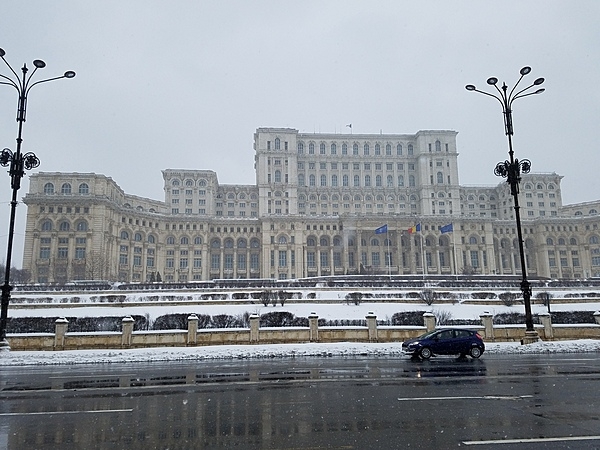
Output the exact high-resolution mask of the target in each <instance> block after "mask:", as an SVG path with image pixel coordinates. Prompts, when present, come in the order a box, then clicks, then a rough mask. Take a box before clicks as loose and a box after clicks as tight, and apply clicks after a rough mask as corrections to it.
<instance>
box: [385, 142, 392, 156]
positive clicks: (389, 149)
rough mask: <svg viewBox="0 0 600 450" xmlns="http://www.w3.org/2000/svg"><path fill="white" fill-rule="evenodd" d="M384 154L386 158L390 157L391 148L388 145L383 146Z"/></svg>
mask: <svg viewBox="0 0 600 450" xmlns="http://www.w3.org/2000/svg"><path fill="white" fill-rule="evenodd" d="M385 154H386V156H390V155H391V154H392V146H391V145H390V144H386V145H385Z"/></svg>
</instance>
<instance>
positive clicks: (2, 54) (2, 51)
mask: <svg viewBox="0 0 600 450" xmlns="http://www.w3.org/2000/svg"><path fill="white" fill-rule="evenodd" d="M4 55H6V52H5V51H4V49H2V48H0V58H1V57H3V56H4Z"/></svg>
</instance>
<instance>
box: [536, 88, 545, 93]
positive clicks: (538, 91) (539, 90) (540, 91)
mask: <svg viewBox="0 0 600 450" xmlns="http://www.w3.org/2000/svg"><path fill="white" fill-rule="evenodd" d="M545 90H546V89H544V88H542V89H538V90H537V91H535V94H541V93H542V92H544V91H545Z"/></svg>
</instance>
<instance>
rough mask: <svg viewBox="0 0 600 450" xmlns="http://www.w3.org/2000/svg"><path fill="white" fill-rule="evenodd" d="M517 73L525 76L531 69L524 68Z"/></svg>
mask: <svg viewBox="0 0 600 450" xmlns="http://www.w3.org/2000/svg"><path fill="white" fill-rule="evenodd" d="M519 72H520V73H521V75H527V74H528V73H529V72H531V67H529V66H525V67H523V68H522V69H521V70H520V71H519Z"/></svg>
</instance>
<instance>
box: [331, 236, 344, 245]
mask: <svg viewBox="0 0 600 450" xmlns="http://www.w3.org/2000/svg"><path fill="white" fill-rule="evenodd" d="M333 245H334V247H339V246H340V245H342V240H341V239H340V238H339V236H336V237H334V238H333Z"/></svg>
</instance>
